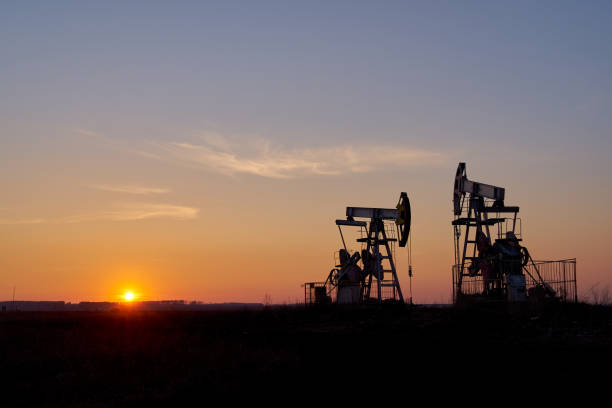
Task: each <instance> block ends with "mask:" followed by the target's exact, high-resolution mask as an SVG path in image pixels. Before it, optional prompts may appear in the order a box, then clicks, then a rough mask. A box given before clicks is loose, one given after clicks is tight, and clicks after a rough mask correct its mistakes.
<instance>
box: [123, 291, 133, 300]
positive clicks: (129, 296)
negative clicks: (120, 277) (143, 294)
mask: <svg viewBox="0 0 612 408" xmlns="http://www.w3.org/2000/svg"><path fill="white" fill-rule="evenodd" d="M123 298H124V299H125V301H126V302H131V301H132V300H134V293H132V292H125V293H124V294H123Z"/></svg>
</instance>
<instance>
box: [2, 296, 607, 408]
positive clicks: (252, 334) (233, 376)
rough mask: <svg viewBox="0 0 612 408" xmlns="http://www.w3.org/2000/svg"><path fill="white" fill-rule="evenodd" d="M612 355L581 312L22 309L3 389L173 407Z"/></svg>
mask: <svg viewBox="0 0 612 408" xmlns="http://www.w3.org/2000/svg"><path fill="white" fill-rule="evenodd" d="M611 346H612V309H610V308H608V307H597V306H590V305H583V304H579V305H549V306H547V307H539V308H533V307H526V308H525V309H524V310H509V309H507V308H506V307H493V306H487V307H481V306H478V307H476V306H472V307H464V308H422V307H416V308H405V307H385V308H377V307H371V308H363V309H339V308H332V307H329V308H323V309H316V308H313V309H303V308H291V307H278V308H270V309H268V310H264V311H259V312H252V311H243V312H130V311H114V312H104V313H91V312H59V313H55V312H46V313H25V312H10V313H3V314H0V368H1V370H2V376H3V377H4V378H3V380H2V383H1V384H2V389H0V391H2V395H3V398H6V401H11V403H10V405H9V406H18V405H23V406H43V405H44V406H128V405H133V404H141V403H149V404H150V403H162V404H163V403H167V402H171V401H176V400H183V401H185V402H187V401H198V400H202V398H203V396H206V398H208V397H209V396H210V395H212V394H219V393H221V394H225V395H232V394H233V393H240V394H241V395H243V396H244V395H245V394H244V393H246V392H252V393H253V394H250V395H253V396H255V395H262V393H266V392H269V391H270V390H271V389H272V390H274V391H273V392H274V393H278V392H279V390H283V391H290V390H291V391H295V392H299V393H302V394H303V395H304V396H305V397H304V398H309V397H308V396H309V395H312V393H313V392H314V393H317V392H319V391H320V390H328V391H329V390H337V389H345V388H344V387H353V388H354V389H355V390H362V389H363V390H364V391H365V390H366V389H368V388H370V389H371V387H373V386H376V385H382V384H385V385H388V384H400V385H401V384H403V386H404V387H408V386H409V387H413V388H414V387H416V384H429V385H432V384H441V383H442V382H443V381H450V382H452V381H454V380H453V379H460V380H459V381H465V382H467V383H476V384H478V385H482V383H483V382H486V381H489V380H490V379H487V378H488V377H495V378H498V377H497V376H504V375H505V376H510V375H511V374H510V373H511V372H513V370H514V369H518V370H520V371H522V372H523V375H526V374H527V375H530V376H533V375H536V376H540V375H543V374H542V373H546V375H557V376H559V377H563V376H565V375H567V373H568V372H569V371H568V370H569V367H572V366H576V365H577V366H579V367H580V366H582V370H581V371H579V372H589V370H590V369H591V368H592V367H595V366H596V365H604V364H607V360H605V359H607V358H609V357H607V356H608V355H610V354H611V353H610V351H612V347H611ZM604 360H605V361H606V362H605V363H604ZM573 372H574V373H575V372H576V371H573ZM503 373H506V374H503ZM499 378H501V377H499ZM565 382H568V381H567V378H565ZM400 391H401V392H402V393H403V392H404V391H405V390H402V389H400ZM247 395H249V394H247Z"/></svg>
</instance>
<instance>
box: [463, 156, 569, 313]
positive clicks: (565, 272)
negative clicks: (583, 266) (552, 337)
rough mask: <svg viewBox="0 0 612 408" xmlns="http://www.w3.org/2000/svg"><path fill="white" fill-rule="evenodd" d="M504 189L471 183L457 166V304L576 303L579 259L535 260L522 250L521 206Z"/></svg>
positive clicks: (465, 172)
mask: <svg viewBox="0 0 612 408" xmlns="http://www.w3.org/2000/svg"><path fill="white" fill-rule="evenodd" d="M504 200H505V189H504V188H503V187H498V186H494V185H490V184H485V183H480V182H476V181H472V180H469V179H468V178H467V171H466V166H465V163H459V166H458V167H457V171H456V173H455V179H454V183H453V210H454V219H453V221H452V226H453V236H454V251H455V263H454V265H453V301H454V302H455V303H458V302H460V301H462V300H466V299H486V300H505V301H508V302H522V301H526V300H527V299H528V298H530V299H546V298H554V299H562V300H566V301H574V302H575V301H576V300H577V298H576V296H577V295H576V260H575V259H566V260H561V261H534V259H533V258H532V257H531V255H530V253H529V251H528V250H527V248H526V247H525V246H523V245H522V238H521V219H520V218H518V217H517V215H518V212H519V207H518V206H507V205H506V204H505V202H504Z"/></svg>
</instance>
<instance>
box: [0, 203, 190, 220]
mask: <svg viewBox="0 0 612 408" xmlns="http://www.w3.org/2000/svg"><path fill="white" fill-rule="evenodd" d="M199 211H200V210H199V209H198V208H194V207H186V206H182V205H174V204H154V203H122V204H115V205H114V206H113V207H112V209H111V210H106V211H99V212H90V213H83V214H77V215H71V216H67V217H62V218H55V219H44V218H35V219H0V224H2V225H8V224H15V225H16V224H47V223H48V224H66V223H69V224H71V223H80V222H91V221H104V220H106V221H138V220H147V219H153V218H171V219H176V220H188V219H194V218H197V216H198V213H199Z"/></svg>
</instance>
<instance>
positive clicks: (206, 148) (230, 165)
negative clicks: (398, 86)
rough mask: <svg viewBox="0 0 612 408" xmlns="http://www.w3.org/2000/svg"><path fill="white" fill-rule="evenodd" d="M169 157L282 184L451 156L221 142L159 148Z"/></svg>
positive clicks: (399, 149)
mask: <svg viewBox="0 0 612 408" xmlns="http://www.w3.org/2000/svg"><path fill="white" fill-rule="evenodd" d="M156 146H157V147H158V149H159V150H160V151H161V152H163V154H155V155H158V156H163V157H164V158H166V159H168V160H171V161H175V162H178V163H181V164H185V165H190V166H197V167H203V168H207V169H209V170H212V171H216V172H219V173H221V174H225V175H235V174H240V173H242V174H252V175H257V176H261V177H268V178H276V179H291V178H297V177H306V176H312V175H317V176H334V175H342V174H350V173H369V172H376V171H381V170H387V169H399V168H405V167H410V166H423V165H430V164H438V163H440V162H442V161H444V159H445V155H443V154H441V153H438V152H431V151H427V150H420V149H411V148H407V147H394V146H351V145H345V146H332V147H321V148H314V149H291V150H283V149H281V148H278V147H273V146H271V144H270V143H269V142H268V141H259V142H258V143H252V144H250V145H246V146H242V145H238V144H234V143H230V142H229V141H226V140H223V139H220V137H219V136H218V135H216V137H215V140H205V142H204V143H203V144H192V143H186V142H165V143H157V144H156Z"/></svg>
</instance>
